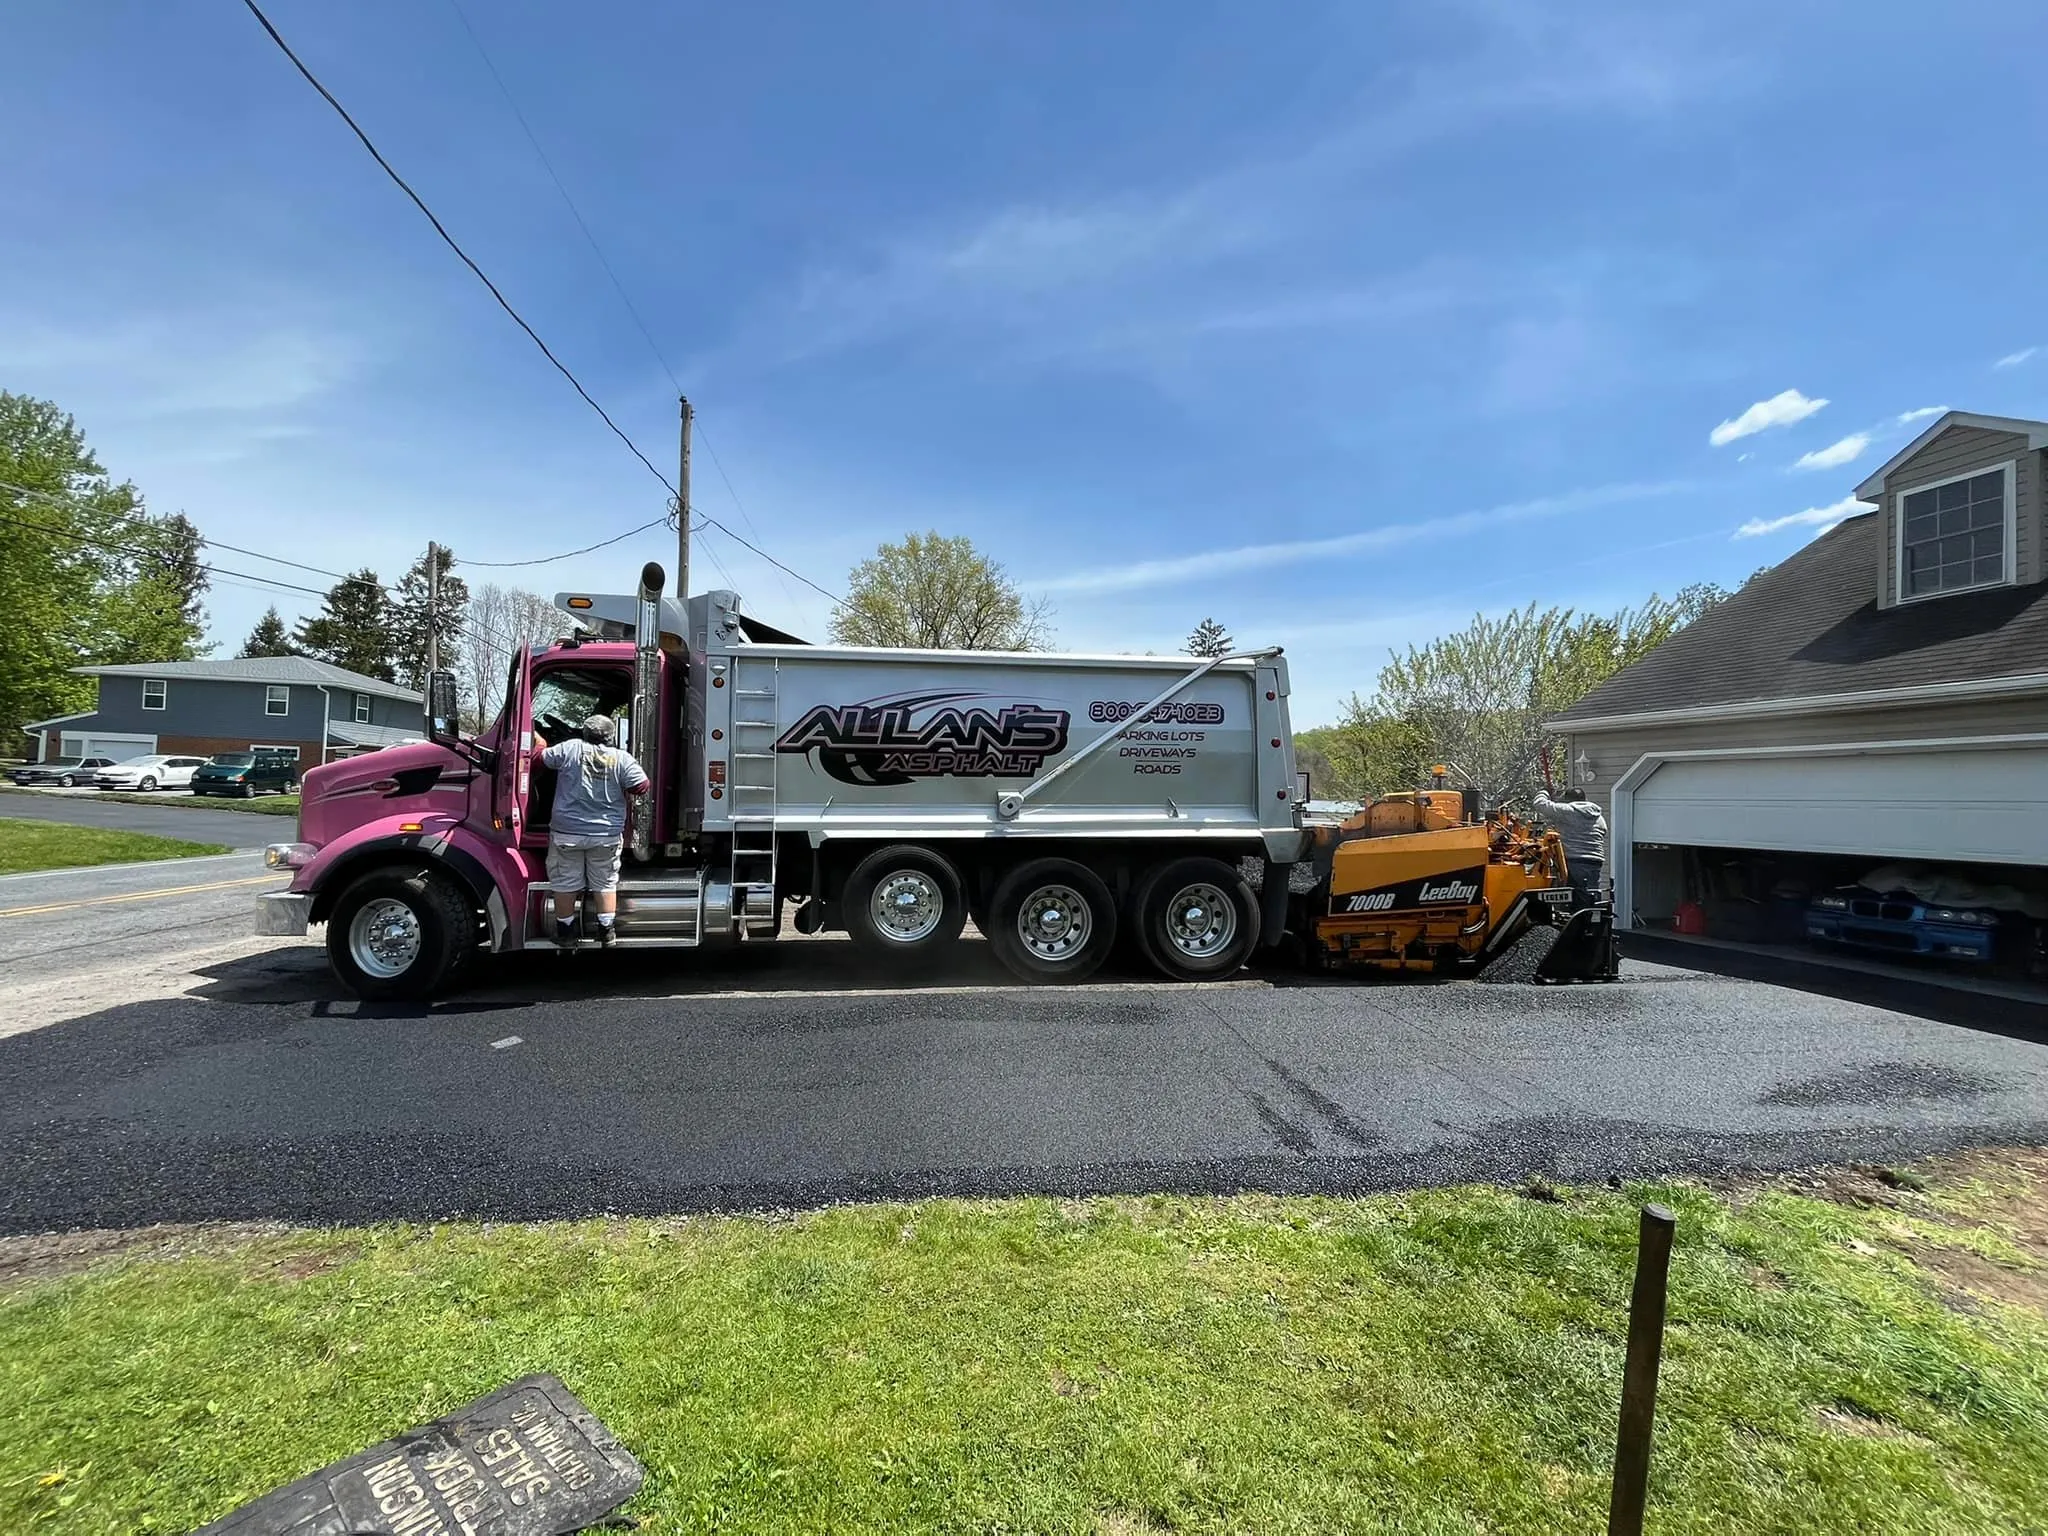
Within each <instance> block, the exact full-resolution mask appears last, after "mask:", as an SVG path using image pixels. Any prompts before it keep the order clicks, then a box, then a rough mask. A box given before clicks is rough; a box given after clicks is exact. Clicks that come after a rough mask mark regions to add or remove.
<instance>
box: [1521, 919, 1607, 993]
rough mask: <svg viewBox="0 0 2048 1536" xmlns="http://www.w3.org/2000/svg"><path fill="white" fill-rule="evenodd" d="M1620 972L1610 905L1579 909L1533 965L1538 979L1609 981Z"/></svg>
mask: <svg viewBox="0 0 2048 1536" xmlns="http://www.w3.org/2000/svg"><path fill="white" fill-rule="evenodd" d="M1620 974H1621V962H1620V959H1619V957H1618V956H1617V955H1616V953H1615V948H1614V909H1613V908H1612V907H1581V908H1579V910H1578V911H1576V912H1574V913H1573V914H1572V915H1571V918H1570V920H1569V921H1567V922H1566V923H1565V925H1564V930H1563V931H1562V932H1561V933H1559V934H1558V936H1557V942H1556V943H1555V944H1553V945H1551V946H1550V953H1549V954H1547V955H1545V956H1544V957H1543V963H1542V964H1541V965H1539V966H1537V967H1536V979H1537V980H1538V981H1613V980H1614V979H1615V978H1616V977H1618V976H1619V975H1620Z"/></svg>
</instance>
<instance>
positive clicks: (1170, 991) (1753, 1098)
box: [0, 940, 2048, 1232]
mask: <svg viewBox="0 0 2048 1536" xmlns="http://www.w3.org/2000/svg"><path fill="white" fill-rule="evenodd" d="M0 1081H4V1082H6V1083H7V1084H8V1085H9V1091H8V1092H7V1093H6V1094H5V1095H0V1167H5V1168H6V1169H7V1170H8V1173H7V1177H6V1178H5V1179H4V1180H0V1230H4V1231H10V1232H18V1231H32V1230H42V1229H49V1228H62V1227H70V1226H105V1225H130V1224H136V1223H143V1222H150V1221H161V1220H191V1219H203V1218H209V1217H223V1218H248V1217H281V1218H286V1219H292V1220H299V1221H313V1222H327V1221H353V1220H364V1219H372V1218H381V1217H408V1218H413V1219H433V1218H438V1217H449V1216H455V1215H472V1216H482V1217H493V1218H523V1217H540V1216H567V1215H577V1214H584V1213H589V1212H597V1211H621V1212H659V1211H677V1210H691V1209H704V1208H730V1207H740V1206H765V1205H779V1204H809V1203H814V1202H822V1201H828V1200H835V1199H844V1198H873V1197H889V1196H918V1195H927V1194H938V1193H956V1194H983V1193H987V1194H994V1193H1005V1192H1015V1191H1047V1192H1072V1193H1079V1192H1086V1191H1136V1190H1231V1189H1240V1188H1257V1189H1270V1190H1278V1191H1291V1190H1331V1191H1343V1190H1356V1189H1364V1188H1375V1187H1386V1186H1393V1185H1402V1184H1416V1183H1434V1182H1444V1181H1452V1180H1459V1179H1470V1178H1497V1179H1512V1178H1516V1177H1519V1176H1521V1175H1523V1174H1526V1173H1529V1172H1544V1173H1547V1174H1549V1175H1551V1176H1553V1177H1562V1178H1566V1179H1575V1180H1588V1179H1599V1178H1604V1177H1606V1176H1608V1175H1610V1174H1616V1173H1635V1172H1647V1171H1653V1170H1712V1169H1720V1168H1729V1167H1778V1166H1793V1165H1797V1164H1801V1163H1810V1162H1815V1161H1824V1160H1845V1159H1846V1160H1866V1159H1867V1160H1892V1159H1896V1158H1902V1157H1906V1156H1909V1155H1912V1154H1915V1153H1920V1152H1926V1151H1932V1150H1935V1149H1939V1148H1942V1147H1946V1146H1952V1145H1959V1144H1966V1143H1972V1142H1985V1141H2001V1140H2048V1046H2044V1045H2042V1044H2039V1043H2035V1042H2032V1041H2028V1040H2021V1039H2011V1038H2004V1037H2001V1036H1999V1035H1997V1034H1993V1033H1982V1032H1973V1031H1969V1030H1964V1029H1958V1028H1955V1027H1952V1026H1948V1025H1943V1024H1936V1023H1932V1022H1929V1021H1926V1020H1922V1019H1917V1018H1911V1017H1907V1016H1905V1015H1901V1014H1895V1013H1888V1012H1885V1011H1883V1010H1880V1009H1876V1008H1871V1007H1868V1006H1864V1005H1861V1004H1856V1003H1848V1002H1841V1001H1836V1000H1833V999H1827V998H1817V997H1813V996H1809V995H1805V994H1798V993H1791V992H1784V991H1780V990H1778V989H1775V988H1772V987H1768V986H1763V985H1759V984H1757V983H1753V982H1744V981H1737V980H1728V979H1722V978H1717V977H1703V976H1698V975H1695V974H1692V973H1688V972H1683V971H1676V970H1668V969H1660V968H1657V967H1650V966H1641V965H1632V966H1631V967H1630V969H1629V979H1628V980H1626V981H1625V982H1623V983H1621V984H1619V985H1614V986H1608V987H1587V988H1573V989H1552V988H1541V989H1539V988H1533V987H1527V986H1516V985H1506V984H1501V985H1490V984H1486V983H1476V982H1455V983H1448V984H1442V983H1440V984H1433V985H1431V984H1424V985H1413V984H1410V985H1389V984H1349V983H1346V984H1328V983H1315V984H1298V983H1292V982H1287V983H1286V984H1276V982H1274V981H1272V980H1267V979H1258V978H1253V979H1248V980H1244V981H1240V982H1235V983H1231V984H1227V985H1224V986H1217V987H1208V988H1195V987H1177V986H1167V985H1157V984H1149V983H1141V982H1136V981H1130V982H1122V983H1111V984H1107V985H1099V986H1089V987H1083V988H1076V989H1071V990H1043V989H1026V988H1019V987H1013V986H1008V985H1004V984H1002V982H1001V978H1000V974H999V973H998V972H996V971H995V970H994V969H993V968H992V967H991V966H990V965H989V962H988V960H987V958H986V952H985V951H983V950H982V949H980V947H979V946H969V948H968V951H967V952H966V954H965V956H964V957H963V959H962V961H961V963H960V964H959V965H958V966H957V967H956V968H955V969H954V971H952V972H951V973H950V974H948V975H947V976H945V977H942V978H940V979H939V984H937V985H934V986H931V987H927V988H922V989H905V988H903V987H900V986H897V985H895V984H894V983H893V981H892V979H891V978H888V977H881V976H874V975H865V976H864V975H861V974H860V973H858V972H857V971H855V970H854V968H853V961H852V957H851V955H850V953H849V951H848V949H847V947H846V946H845V945H844V944H843V943H840V942H835V941H825V940H820V941H810V942H799V943H793V944H790V945H788V946H785V948H784V950H783V952H782V953H780V954H775V953H772V952H771V953H767V954H761V953H746V952H743V953H741V954H739V955H735V956H731V957H727V958H725V959H723V960H708V959H705V958H701V957H699V958H692V957H675V956H662V955H657V954H649V953H646V952H642V953H640V954H637V955H635V954H628V953H621V954H618V955H616V956H611V957H603V956H598V955H596V954H587V955H579V956H576V957H574V958H569V959H564V958H561V957H557V956H552V955H547V956H539V955H536V956H527V957H519V958H517V959H515V960H514V961H511V962H504V963H498V964H494V965H492V966H491V967H489V968H488V969H487V971H486V973H485V975H484V978H483V980H482V982H481V983H480V984H479V985H477V986H475V987H474V988H473V989H472V990H471V991H469V992H466V993H464V994H462V995H460V996H457V997H454V998H451V999H448V1000H447V1001H445V1002H443V1003H440V1004H437V1005H435V1006H434V1007H432V1008H412V1007H399V1006H391V1005H386V1006H381V1007H380V1006H374V1005H365V1004H359V1003H356V1002H353V1001H350V1000H348V999H347V998H345V997H344V996H342V995H341V994H340V993H339V992H338V991H337V990H336V989H335V988H334V986H333V984H332V983H331V982H330V981H329V980H328V978H327V975H326V972H325V969H324V966H323V964H322V962H321V958H320V955H319V952H318V951H317V949H315V948H313V947H311V946H307V945H300V946H287V947H283V948H278V949H261V948H258V949H256V950H255V951H254V952H250V953H245V954H240V955H236V956H232V957H230V958H227V959H224V960H220V961H216V962H208V963H204V964H202V965H200V966H199V967H198V975H197V977H196V978H195V979H194V980H193V982H192V984H191V985H189V986H186V987H184V988H182V989H181V990H180V995H178V996H175V997H171V998H155V999H146V1000H139V1001H133V1002H121V1003H115V1004H113V1005H111V1006H95V1007H92V1008H90V1009H87V1010H84V1011H80V1012H78V1013H77V1015H76V1016H74V1017H70V1018H67V1019H65V1020H64V1021H62V1022H57V1023H53V1024H50V1025H48V1026H47V1027H43V1028H37V1029H30V1030H26V1031H24V1032H20V1033H16V1034H13V1035H11V1036H7V1037H5V1038H0Z"/></svg>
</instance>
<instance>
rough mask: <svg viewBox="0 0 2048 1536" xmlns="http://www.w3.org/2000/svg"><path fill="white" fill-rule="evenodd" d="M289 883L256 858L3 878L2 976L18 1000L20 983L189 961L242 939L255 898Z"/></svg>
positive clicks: (0, 1027) (2, 1024)
mask: <svg viewBox="0 0 2048 1536" xmlns="http://www.w3.org/2000/svg"><path fill="white" fill-rule="evenodd" d="M163 814H164V815H167V816H178V815H184V814H188V813H185V812H180V811H166V812H164V813H163ZM229 814H233V813H232V812H230V813H229ZM285 884H286V877H285V876H284V875H282V874H279V873H277V872H275V871H266V870H265V869H264V868H263V856H262V855H261V854H260V853H228V854H217V855H215V856H214V857H212V858H203V859H165V860H163V861H162V862H160V863H155V864H109V865H105V866H102V867H99V868H95V869H56V870H50V871H48V872H46V873H43V874H32V875H0V975H5V976H6V977H7V979H8V983H9V986H10V989H11V990H13V991H14V992H15V993H16V995H17V997H18V996H19V993H20V990H21V989H22V987H23V986H24V984H30V983H35V982H39V981H44V980H54V979H62V978H66V977H73V976H78V975H94V974H99V973H102V972H105V971H107V970H110V969H112V970H120V969H127V968H133V967H137V966H140V965H142V964H143V963H144V962H147V961H150V960H156V959H160V958H165V957H173V956H178V955H183V954H187V953H189V952H191V951H193V950H195V949H197V948H199V947H201V946H205V945H211V944H217V943H219V942H220V941H222V940H223V939H230V938H234V937H237V936H239V935H242V934H246V933H247V932H248V931H249V929H250V926H251V921H252V917H251V914H252V911H253V908H254V905H255V900H256V897H257V895H258V894H260V893H261V892H262V891H264V890H265V889H280V890H281V889H282V888H283V887H284V885H285ZM6 1028H7V1020H6V1019H5V1018H4V1017H0V1032H4V1031H5V1030H6Z"/></svg>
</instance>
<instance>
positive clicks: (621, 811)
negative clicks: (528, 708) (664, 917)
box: [533, 715, 647, 949]
mask: <svg viewBox="0 0 2048 1536" xmlns="http://www.w3.org/2000/svg"><path fill="white" fill-rule="evenodd" d="M613 730H614V727H613V725H612V718H611V716H610V715H592V716H591V717H590V718H589V719H588V720H585V721H584V722H583V727H582V730H581V732H580V734H578V735H576V736H572V737H570V738H569V740H567V741H558V742H556V743H555V744H554V745H553V746H549V745H548V743H547V742H546V741H545V740H543V739H542V738H541V737H540V735H539V734H538V733H536V734H535V736H534V738H533V744H534V746H535V747H536V748H538V749H539V752H540V760H541V762H543V763H544V764H546V765H547V766H548V767H550V768H552V769H554V770H555V775H556V777H555V806H554V811H553V813H552V815H551V817H550V818H549V821H548V889H549V890H550V891H552V892H554V897H555V942H556V943H557V944H559V945H562V946H564V947H568V946H571V945H573V944H575V942H576V939H577V933H576V907H577V904H578V903H579V902H581V901H582V899H583V893H584V892H585V891H589V892H590V893H591V896H592V898H593V899H594V900H595V901H596V903H597V942H598V943H599V944H601V945H603V946H604V947H605V948H606V949H610V948H611V947H612V946H613V945H614V944H616V943H617V942H618V932H617V927H616V924H617V916H618V910H619V855H620V854H621V852H623V850H624V846H625V841H626V796H628V795H644V794H646V793H647V770H646V769H644V768H642V767H641V766H640V765H639V764H638V763H637V762H635V761H634V760H633V754H632V753H630V752H624V751H621V750H620V749H619V748H618V747H615V746H613V745H612V734H613Z"/></svg>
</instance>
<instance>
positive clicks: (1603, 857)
mask: <svg viewBox="0 0 2048 1536" xmlns="http://www.w3.org/2000/svg"><path fill="white" fill-rule="evenodd" d="M1536 814H1537V815H1538V816H1541V817H1542V818H1543V819H1544V820H1545V821H1547V822H1549V823H1550V824H1551V826H1553V827H1555V828H1556V829H1557V836H1558V840H1559V841H1560V842H1562V843H1563V844H1564V866H1565V872H1566V874H1568V875H1569V876H1570V877H1571V882H1572V904H1573V905H1574V906H1575V907H1590V906H1593V905H1595V904H1596V903H1598V902H1599V901H1600V900H1601V899H1602V898H1603V896H1604V894H1605V892H1606V887H1607V818H1606V817H1605V816H1603V815H1601V813H1600V807H1599V805H1598V804H1596V803H1595V802H1593V801H1591V800H1588V799H1587V798H1586V792H1585V791H1584V790H1583V789H1565V790H1559V791H1558V796H1557V798H1556V799H1555V800H1553V799H1551V798H1550V796H1548V795H1546V794H1544V793H1543V792H1542V791H1541V790H1539V791H1537V794H1536Z"/></svg>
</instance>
